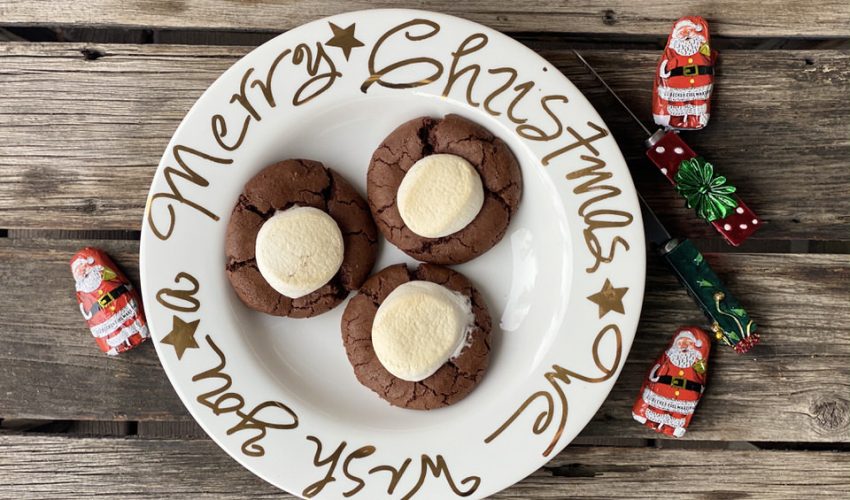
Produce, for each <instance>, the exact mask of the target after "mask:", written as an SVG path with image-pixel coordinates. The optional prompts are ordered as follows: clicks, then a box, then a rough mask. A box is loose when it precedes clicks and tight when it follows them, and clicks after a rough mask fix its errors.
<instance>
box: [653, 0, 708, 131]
mask: <svg viewBox="0 0 850 500" xmlns="http://www.w3.org/2000/svg"><path fill="white" fill-rule="evenodd" d="M710 42H711V37H710V36H709V33H708V23H707V22H706V21H705V19H703V18H701V17H699V16H688V17H683V18H681V19H679V20H678V21H676V22H675V23H674V24H673V31H672V32H671V33H670V37H669V38H668V39H667V46H666V47H665V48H664V53H663V54H662V56H661V60H660V61H658V68H657V69H656V72H655V83H654V84H653V88H652V115H653V118H654V119H655V123H657V124H658V125H660V126H662V127H665V128H667V129H676V130H698V129H701V128H703V127H705V126H706V125H707V124H708V118H709V116H710V114H711V102H710V100H711V91H712V89H713V87H714V63H715V61H716V59H717V52H715V51H713V50H712V49H711V45H710Z"/></svg>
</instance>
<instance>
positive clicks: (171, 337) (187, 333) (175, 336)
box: [160, 316, 201, 359]
mask: <svg viewBox="0 0 850 500" xmlns="http://www.w3.org/2000/svg"><path fill="white" fill-rule="evenodd" d="M173 318H174V323H173V324H172V326H171V331H170V332H168V335H166V336H165V337H163V339H162V340H160V342H162V343H163V344H170V345H172V346H174V351H175V352H177V359H181V358H182V357H183V352H184V351H185V350H186V349H197V348H198V343H197V342H195V330H197V329H198V323H200V322H201V320H199V319H196V320H195V321H191V322H189V323H186V322H185V321H183V320H182V319H180V318H178V317H177V316H173Z"/></svg>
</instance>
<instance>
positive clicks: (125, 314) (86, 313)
mask: <svg viewBox="0 0 850 500" xmlns="http://www.w3.org/2000/svg"><path fill="white" fill-rule="evenodd" d="M71 272H72V273H73V275H74V281H75V288H76V295H77V302H78V303H79V306H80V312H81V313H82V314H83V318H85V320H86V323H87V324H88V326H89V329H90V330H91V333H92V335H94V338H95V341H96V342H97V345H98V347H100V349H101V350H102V351H103V352H105V353H106V354H108V355H110V356H117V355H118V354H121V353H122V352H126V351H129V350H130V349H132V348H134V347H136V346H137V345H139V344H141V343H142V342H144V341H145V340H147V338H148V337H149V333H148V326H147V322H146V321H145V315H144V311H143V310H142V302H141V300H140V299H139V294H138V293H137V292H136V290H135V289H134V288H133V285H132V284H130V280H128V279H127V277H126V276H124V273H122V272H121V270H120V269H118V267H117V266H116V265H115V263H114V262H112V259H110V258H109V256H108V255H106V253H105V252H103V251H102V250H98V249H97V248H83V249H82V250H80V251H79V252H77V253H76V254H74V256H73V257H72V258H71Z"/></svg>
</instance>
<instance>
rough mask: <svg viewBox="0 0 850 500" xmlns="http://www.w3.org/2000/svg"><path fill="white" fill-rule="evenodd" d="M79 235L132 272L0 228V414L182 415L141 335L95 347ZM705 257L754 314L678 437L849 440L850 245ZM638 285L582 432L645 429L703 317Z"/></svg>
mask: <svg viewBox="0 0 850 500" xmlns="http://www.w3.org/2000/svg"><path fill="white" fill-rule="evenodd" d="M84 245H94V246H100V247H102V248H104V249H106V250H107V251H108V252H110V253H111V254H112V255H113V256H114V257H115V259H116V261H117V262H119V263H120V264H123V265H124V266H125V268H126V269H127V271H128V272H129V275H130V276H131V278H132V279H135V278H136V277H137V273H138V270H137V265H136V262H137V260H138V255H137V248H136V246H137V243H136V242H133V241H114V240H104V241H86V242H83V241H67V240H36V239H33V240H17V239H9V238H5V239H0V283H3V285H4V286H2V287H0V304H3V307H2V308H0V418H14V419H22V418H40V419H62V420H74V419H90V420H163V421H164V420H185V419H188V418H189V417H188V415H187V413H186V411H185V409H184V408H183V406H182V404H181V403H180V401H179V400H178V398H177V396H176V395H175V393H174V391H173V389H172V388H171V386H170V385H169V382H168V380H167V379H166V377H165V375H164V373H163V371H162V369H161V367H160V365H159V362H158V360H157V357H156V354H155V352H154V349H153V346H152V345H151V343H147V344H145V345H143V346H141V347H139V348H137V349H135V350H134V351H132V352H130V353H128V354H127V355H124V356H120V357H118V358H117V359H112V358H107V357H106V356H104V355H103V354H101V353H100V351H99V350H98V349H97V348H96V346H95V344H94V341H93V340H92V338H91V335H90V333H89V332H88V330H87V328H86V327H85V324H84V322H83V319H82V318H81V317H80V316H79V314H78V311H77V308H76V303H75V301H74V298H73V294H72V291H73V287H72V280H71V275H70V270H69V268H68V262H67V261H68V259H69V258H70V256H71V255H72V254H73V252H74V251H75V250H77V249H78V248H80V247H82V246H84ZM707 259H708V260H709V261H710V262H711V264H712V266H713V267H714V268H715V270H716V271H717V272H718V273H719V274H720V276H721V277H722V278H724V279H725V280H726V282H727V285H728V286H729V288H730V289H731V290H733V291H735V292H736V294H737V295H738V296H739V298H740V299H741V300H742V302H743V303H744V306H745V307H747V308H748V310H749V312H750V314H751V315H752V317H753V318H755V319H756V321H757V322H758V324H759V331H760V332H761V333H762V336H763V340H762V345H760V346H758V347H757V348H756V349H754V350H753V351H752V353H751V354H750V355H746V356H740V355H737V354H735V353H734V352H732V351H731V350H730V349H728V348H722V347H718V348H717V349H715V351H714V354H713V358H712V362H711V375H710V380H709V385H708V389H707V392H706V397H705V399H704V401H703V402H702V403H701V404H700V408H699V412H698V414H697V417H696V418H695V420H694V422H693V423H692V425H691V429H690V431H689V432H688V434H686V436H685V437H684V439H696V440H739V441H819V442H848V441H850V397H848V389H850V308H848V307H846V297H847V296H848V292H850V256H848V255H828V254H819V255H794V254H790V255H783V254H770V255H754V254H742V253H730V254H709V255H708V256H707ZM34 283H37V285H34ZM34 286H35V287H36V288H37V290H38V292H37V295H33V287H34ZM647 290H648V293H647V295H646V299H645V302H644V313H643V318H642V321H641V325H640V328H639V331H638V335H637V337H636V340H635V344H634V347H633V349H632V352H631V354H630V356H629V358H628V361H627V363H626V365H625V367H624V371H623V374H622V376H621V378H620V380H619V381H618V383H617V384H616V385H615V386H614V389H613V391H612V393H611V396H610V397H609V399H608V401H607V402H606V403H605V404H604V405H603V406H602V408H601V409H600V411H599V413H598V414H597V416H596V418H595V419H594V420H593V421H592V423H591V424H590V425H589V427H588V428H587V429H586V431H585V433H584V434H583V436H585V437H622V438H631V437H635V438H644V439H651V438H655V437H656V435H655V434H653V433H651V432H650V431H647V430H645V429H644V428H643V427H641V426H639V425H638V424H636V423H634V422H632V421H631V415H630V407H631V405H632V403H633V402H634V398H635V397H636V395H637V393H638V389H639V386H640V382H641V380H642V377H643V376H644V373H645V370H646V369H647V367H648V365H649V364H650V363H651V362H652V360H654V359H655V357H656V356H657V355H658V353H659V351H660V350H661V349H662V347H663V345H664V344H665V343H666V342H667V341H668V340H669V337H670V335H672V333H673V331H674V329H675V327H677V326H678V325H683V324H701V323H702V321H703V319H702V317H701V315H700V313H699V312H698V311H697V310H696V306H695V305H694V304H693V303H692V302H691V300H690V299H689V298H688V297H687V296H686V295H685V293H684V292H683V291H682V290H681V288H679V285H678V284H677V283H676V282H675V280H674V279H673V278H672V277H671V275H670V274H669V273H668V272H667V271H666V270H664V269H663V268H661V267H660V266H659V265H658V264H657V263H656V262H655V261H654V260H653V261H652V262H651V265H650V272H649V277H648V281H647ZM44 305H48V306H47V307H48V311H49V312H48V313H47V314H46V313H45V312H44V309H43V307H44ZM544 385H545V382H544V381H543V380H542V379H541V388H542V387H543V386H544ZM521 397H524V396H519V395H518V396H517V398H518V400H517V403H518V404H519V402H520V399H521ZM140 432H141V431H140ZM152 432H155V430H154V431H152Z"/></svg>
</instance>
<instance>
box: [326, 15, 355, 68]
mask: <svg viewBox="0 0 850 500" xmlns="http://www.w3.org/2000/svg"><path fill="white" fill-rule="evenodd" d="M328 24H330V25H331V31H333V33H334V36H333V38H331V39H330V40H328V41H327V42H325V44H326V45H330V46H331V47H339V48H341V49H342V53H343V54H345V60H346V61H347V60H348V56H350V55H351V49H353V48H355V47H362V46H363V42H361V41H360V40H358V39H356V38H354V24H352V25H351V26H349V27H348V28H345V29H342V28H340V27H339V26H337V25H336V24H334V23H330V22H329V23H328Z"/></svg>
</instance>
